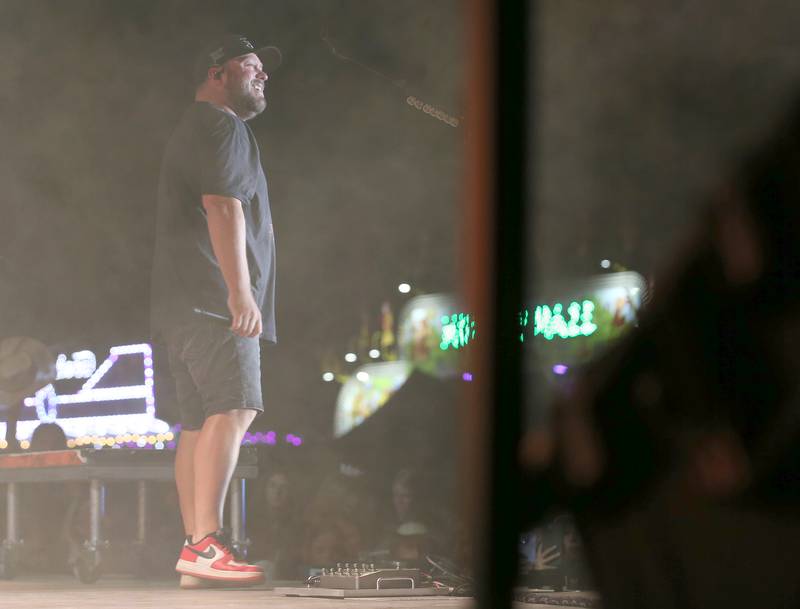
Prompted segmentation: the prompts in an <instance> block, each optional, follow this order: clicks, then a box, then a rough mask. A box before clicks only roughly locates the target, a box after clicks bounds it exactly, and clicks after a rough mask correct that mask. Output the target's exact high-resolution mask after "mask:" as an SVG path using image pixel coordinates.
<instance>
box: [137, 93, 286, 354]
mask: <svg viewBox="0 0 800 609" xmlns="http://www.w3.org/2000/svg"><path fill="white" fill-rule="evenodd" d="M202 195H220V196H224V197H234V198H236V199H239V201H241V202H242V209H243V211H244V219H245V226H246V248H247V264H248V268H249V271H250V287H251V289H252V290H253V295H254V297H255V300H256V303H257V304H258V306H259V307H260V309H261V318H262V323H263V332H262V334H261V338H262V339H264V340H269V341H272V342H275V341H276V334H275V237H274V235H273V230H272V214H271V213H270V208H269V197H268V195H267V180H266V178H265V177H264V170H263V169H262V167H261V158H260V155H259V151H258V144H257V143H256V139H255V136H254V135H253V132H252V131H251V130H250V128H249V127H248V126H247V124H246V123H245V122H244V121H243V120H241V119H240V118H238V117H236V116H234V115H232V114H230V113H228V112H225V111H224V110H222V109H220V108H218V107H216V106H213V105H211V104H209V103H205V102H195V103H194V104H192V105H191V106H190V107H189V108H188V109H187V110H186V112H185V113H184V115H183V117H182V118H181V120H180V123H179V124H178V126H177V128H176V129H175V131H174V132H173V133H172V136H171V137H170V139H169V142H168V143H167V147H166V151H165V153H164V158H163V161H162V163H161V178H160V180H159V185H158V214H157V221H156V243H155V256H154V261H153V275H152V285H151V325H152V329H153V333H154V335H156V336H157V335H158V334H159V333H160V332H161V331H162V330H164V329H166V328H169V327H173V326H176V325H180V324H183V323H186V322H189V321H191V320H192V319H197V318H198V316H202V314H198V313H197V312H195V309H199V310H201V311H207V312H210V313H213V314H216V315H221V316H225V317H230V313H229V312H228V307H227V299H228V289H227V287H226V285H225V280H224V279H223V276H222V271H221V270H220V268H219V263H218V262H217V258H216V256H215V255H214V250H213V248H212V246H211V237H210V235H209V232H208V224H207V222H206V212H205V209H204V208H203V202H202Z"/></svg>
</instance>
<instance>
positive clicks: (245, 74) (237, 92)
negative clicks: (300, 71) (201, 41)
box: [222, 53, 268, 121]
mask: <svg viewBox="0 0 800 609" xmlns="http://www.w3.org/2000/svg"><path fill="white" fill-rule="evenodd" d="M267 78H268V77H267V74H266V73H265V72H264V69H263V66H262V65H261V60H260V59H259V58H258V55H256V54H255V53H248V54H247V55H241V56H239V57H234V58H233V59H230V60H228V61H226V62H225V65H224V71H223V74H222V79H223V84H224V86H225V94H226V97H227V98H228V99H227V101H228V105H229V106H230V108H231V109H232V110H233V111H234V112H236V114H237V116H239V118H241V119H242V120H245V121H246V120H250V119H251V118H253V117H254V116H257V115H259V114H261V113H262V112H263V111H264V108H266V107H267V99H266V97H265V96H264V87H265V85H266V83H267Z"/></svg>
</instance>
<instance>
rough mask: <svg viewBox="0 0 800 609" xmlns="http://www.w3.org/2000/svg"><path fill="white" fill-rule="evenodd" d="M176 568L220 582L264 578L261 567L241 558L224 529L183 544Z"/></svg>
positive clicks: (245, 582) (251, 581) (244, 582)
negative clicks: (195, 541)
mask: <svg viewBox="0 0 800 609" xmlns="http://www.w3.org/2000/svg"><path fill="white" fill-rule="evenodd" d="M175 570H176V571H177V572H178V573H180V574H181V575H190V576H193V577H197V578H200V579H204V580H212V581H217V582H220V583H222V582H225V583H229V584H238V585H254V584H260V583H262V582H263V581H264V571H263V570H262V569H261V567H257V566H255V565H251V564H249V563H246V562H244V561H240V560H238V559H237V558H236V556H234V554H233V551H232V550H231V544H230V541H229V540H228V538H227V535H225V534H224V533H223V532H221V531H217V532H216V533H211V534H209V535H206V536H205V537H203V539H201V540H200V541H198V542H197V543H194V544H189V543H187V544H184V546H183V549H182V550H181V555H180V558H179V559H178V564H176V565H175ZM182 579H183V578H182ZM187 583H188V582H187ZM186 587H189V586H186Z"/></svg>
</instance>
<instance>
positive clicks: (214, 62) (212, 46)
mask: <svg viewBox="0 0 800 609" xmlns="http://www.w3.org/2000/svg"><path fill="white" fill-rule="evenodd" d="M248 53H255V54H256V55H258V58H259V59H260V60H261V63H262V64H263V66H264V72H266V73H267V74H271V73H272V72H274V71H275V70H276V69H277V68H278V67H279V66H280V65H281V61H283V56H282V55H281V51H280V49H279V48H278V47H275V46H264V47H256V45H254V44H253V43H252V42H251V41H250V39H249V38H247V36H243V35H242V34H228V35H227V36H223V37H222V38H219V39H217V40H214V41H212V42H210V43H209V44H207V45H206V46H205V47H204V49H203V51H202V53H200V55H198V57H197V60H196V61H195V64H194V77H195V81H196V82H197V83H198V84H199V83H202V82H203V81H204V80H205V79H206V77H207V75H208V69H209V68H213V67H214V66H221V65H222V64H224V63H225V62H226V61H228V60H229V59H233V58H234V57H240V56H242V55H247V54H248Z"/></svg>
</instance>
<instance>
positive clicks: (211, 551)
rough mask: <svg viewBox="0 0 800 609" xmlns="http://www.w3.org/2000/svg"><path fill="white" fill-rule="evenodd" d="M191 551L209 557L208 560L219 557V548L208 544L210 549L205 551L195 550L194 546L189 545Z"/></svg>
mask: <svg viewBox="0 0 800 609" xmlns="http://www.w3.org/2000/svg"><path fill="white" fill-rule="evenodd" d="M189 551H190V552H194V553H195V554H197V555H198V556H201V557H202V558H207V559H208V560H213V559H215V558H216V557H217V549H216V548H215V547H214V546H208V549H207V550H206V551H205V552H201V551H200V550H195V549H194V548H193V547H191V546H189Z"/></svg>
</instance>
